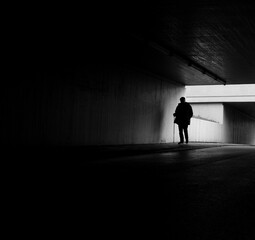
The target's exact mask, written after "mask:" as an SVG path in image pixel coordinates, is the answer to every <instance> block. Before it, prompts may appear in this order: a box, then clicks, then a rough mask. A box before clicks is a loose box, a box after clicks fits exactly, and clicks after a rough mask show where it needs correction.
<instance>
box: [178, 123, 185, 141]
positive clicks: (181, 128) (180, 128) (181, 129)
mask: <svg viewBox="0 0 255 240" xmlns="http://www.w3.org/2000/svg"><path fill="white" fill-rule="evenodd" d="M178 127H179V136H180V143H183V142H184V138H183V126H182V125H181V124H179V125H178Z"/></svg>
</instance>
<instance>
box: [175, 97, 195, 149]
mask: <svg viewBox="0 0 255 240" xmlns="http://www.w3.org/2000/svg"><path fill="white" fill-rule="evenodd" d="M180 101H181V102H180V103H179V104H178V106H177V107H176V109H175V113H174V114H173V115H174V116H175V120H174V122H175V123H176V124H178V127H179V135H180V142H179V143H178V144H182V143H184V138H183V132H184V135H185V140H186V143H188V142H189V135H188V125H190V119H191V118H192V116H193V110H192V107H191V106H190V104H189V103H187V102H185V97H181V98H180Z"/></svg>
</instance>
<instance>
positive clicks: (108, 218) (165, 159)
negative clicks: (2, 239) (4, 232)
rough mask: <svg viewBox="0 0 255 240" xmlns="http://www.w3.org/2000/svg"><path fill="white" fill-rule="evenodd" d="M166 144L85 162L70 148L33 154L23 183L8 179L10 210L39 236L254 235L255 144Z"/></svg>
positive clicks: (233, 236) (186, 236)
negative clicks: (145, 151)
mask: <svg viewBox="0 0 255 240" xmlns="http://www.w3.org/2000/svg"><path fill="white" fill-rule="evenodd" d="M172 150H173V151H166V152H154V153H148V154H137V155H132V156H117V157H116V156H115V157H112V158H109V157H107V158H106V159H102V158H101V159H100V161H87V160H85V159H86V158H85V157H86V154H85V152H83V151H82V150H81V149H79V151H74V150H70V149H69V150H68V151H67V150H63V151H60V152H58V154H57V155H58V156H59V159H58V160H57V161H55V164H50V163H51V162H52V161H50V160H49V159H45V156H46V155H48V154H49V152H47V151H46V152H45V151H44V153H42V154H41V158H40V157H39V155H40V154H38V153H37V156H36V155H34V157H35V160H38V159H39V160H40V161H39V162H40V164H34V165H33V164H32V162H31V161H30V162H29V163H28V162H27V164H25V165H23V167H22V170H23V171H22V173H20V174H19V176H20V175H22V176H23V177H22V178H21V179H24V178H26V181H25V183H24V181H17V179H15V180H13V181H14V186H16V187H15V188H14V190H17V197H18V199H23V200H24V202H23V201H19V200H18V201H17V202H18V205H17V204H16V207H14V208H13V209H16V211H21V212H23V211H24V212H25V213H26V215H27V216H29V219H30V220H32V221H31V223H30V224H29V227H30V228H29V229H30V231H31V232H32V230H33V231H35V232H36V234H37V235H38V234H39V233H40V235H44V236H49V234H50V232H51V236H60V235H61V236H69V237H72V238H76V237H78V236H81V237H82V238H86V239H103V238H110V239H147V238H150V239H203V240H207V239H208V240H209V239H210V240H211V239H213V240H220V239H232V240H233V239H243V240H246V239H255V225H254V217H255V206H254V204H255V147H254V146H246V145H214V146H212V145H210V147H208V145H205V147H204V148H202V146H201V145H200V147H196V146H194V147H193V148H192V147H186V150H185V149H184V148H182V149H181V148H180V151H177V150H176V147H175V148H174V147H173V148H172ZM50 154H51V155H52V156H54V157H56V156H55V155H54V154H56V152H54V154H52V153H50ZM81 154H83V155H82V156H81ZM31 155H33V154H30V157H31V158H32V156H31ZM49 158H50V157H49ZM64 158H68V159H69V161H61V160H63V159H64ZM43 159H44V160H45V161H43ZM77 159H78V160H79V161H77ZM30 160H31V159H30ZM68 162H69V164H68ZM71 162H73V163H72V164H71ZM53 163H54V161H53ZM74 163H75V164H74ZM11 169H12V170H13V169H16V171H18V170H19V169H20V165H19V164H17V165H16V166H15V165H13V166H12V167H11ZM18 189H19V191H18ZM14 190H13V191H14ZM13 191H12V192H13ZM14 192H15V191H14ZM15 196H16V193H15ZM13 199H15V198H12V201H14V203H16V202H15V200H13ZM16 199H17V198H16ZM21 202H23V203H24V204H23V205H22V204H21ZM14 205H15V204H13V205H12V206H14ZM20 205H21V206H20ZM24 206H26V207H24ZM22 209H23V210H22ZM23 215H24V213H23ZM20 216H22V214H21V215H20ZM23 222H24V219H23ZM26 226H27V225H26ZM31 226H32V227H31ZM25 229H27V228H25ZM23 231H24V228H23Z"/></svg>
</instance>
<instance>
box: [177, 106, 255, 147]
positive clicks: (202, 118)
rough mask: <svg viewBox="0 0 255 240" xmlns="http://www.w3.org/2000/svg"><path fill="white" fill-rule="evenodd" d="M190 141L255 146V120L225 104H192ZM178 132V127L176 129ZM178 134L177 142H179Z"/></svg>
mask: <svg viewBox="0 0 255 240" xmlns="http://www.w3.org/2000/svg"><path fill="white" fill-rule="evenodd" d="M191 105H192V107H193V112H194V117H193V118H192V119H191V125H190V127H189V136H190V141H193V142H219V143H236V144H252V145H255V120H254V119H253V118H251V117H250V116H248V115H246V114H244V113H242V112H241V111H239V110H238V109H236V108H233V107H231V106H230V105H228V104H223V103H201V104H199V103H192V104H191ZM175 131H176V132H177V131H178V129H177V127H176V128H175ZM178 139H179V137H178V132H177V134H176V136H175V141H178Z"/></svg>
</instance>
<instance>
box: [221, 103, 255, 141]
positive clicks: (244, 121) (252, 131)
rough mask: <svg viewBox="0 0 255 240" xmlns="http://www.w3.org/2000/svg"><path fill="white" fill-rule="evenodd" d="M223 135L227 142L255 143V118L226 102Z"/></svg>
mask: <svg viewBox="0 0 255 240" xmlns="http://www.w3.org/2000/svg"><path fill="white" fill-rule="evenodd" d="M223 136H224V138H223V141H224V142H226V143H241V144H252V145H255V119H253V118H252V117H250V116H248V115H246V114H244V113H242V112H241V111H239V110H238V109H236V108H233V107H231V106H229V105H228V104H224V134H223Z"/></svg>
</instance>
